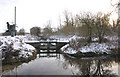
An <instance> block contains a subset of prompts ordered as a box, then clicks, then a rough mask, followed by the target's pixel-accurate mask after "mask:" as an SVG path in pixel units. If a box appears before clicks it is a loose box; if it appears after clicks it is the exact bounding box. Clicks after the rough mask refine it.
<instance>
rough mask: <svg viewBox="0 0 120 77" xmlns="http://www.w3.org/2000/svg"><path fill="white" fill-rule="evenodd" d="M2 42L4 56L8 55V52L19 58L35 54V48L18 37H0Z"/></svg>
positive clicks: (1, 50) (1, 48) (0, 48)
mask: <svg viewBox="0 0 120 77" xmlns="http://www.w3.org/2000/svg"><path fill="white" fill-rule="evenodd" d="M0 41H1V42H2V44H1V46H0V52H2V55H3V57H7V55H6V53H14V54H13V55H15V54H16V56H18V57H19V58H21V57H22V58H29V57H30V56H33V52H35V51H36V50H35V48H34V47H33V46H31V45H29V44H26V43H24V41H23V40H22V39H20V38H18V37H10V36H6V37H0Z"/></svg>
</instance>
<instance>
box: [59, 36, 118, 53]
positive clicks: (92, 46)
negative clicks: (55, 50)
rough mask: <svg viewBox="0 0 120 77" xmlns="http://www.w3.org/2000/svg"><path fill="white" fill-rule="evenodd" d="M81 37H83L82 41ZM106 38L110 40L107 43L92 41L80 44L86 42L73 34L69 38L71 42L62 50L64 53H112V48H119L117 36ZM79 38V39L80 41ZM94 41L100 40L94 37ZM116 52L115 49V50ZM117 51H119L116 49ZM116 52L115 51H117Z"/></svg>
mask: <svg viewBox="0 0 120 77" xmlns="http://www.w3.org/2000/svg"><path fill="white" fill-rule="evenodd" d="M80 39H82V41H80ZM106 39H108V40H109V42H106V43H98V42H92V43H89V44H86V43H85V44H82V45H79V44H81V43H84V40H83V38H79V37H78V36H73V37H71V38H70V40H69V44H67V45H65V46H63V47H62V48H61V50H62V51H63V52H64V53H68V54H76V53H78V52H80V53H89V52H92V53H95V54H104V53H105V54H111V53H113V51H112V50H114V49H117V48H118V45H117V40H118V39H117V38H116V37H115V38H114V37H112V38H109V37H108V38H107V37H106ZM78 40H79V41H78ZM93 40H94V41H96V40H98V39H97V38H93ZM114 52H115V51H114ZM116 52H117V51H116ZM116 52H115V53H116Z"/></svg>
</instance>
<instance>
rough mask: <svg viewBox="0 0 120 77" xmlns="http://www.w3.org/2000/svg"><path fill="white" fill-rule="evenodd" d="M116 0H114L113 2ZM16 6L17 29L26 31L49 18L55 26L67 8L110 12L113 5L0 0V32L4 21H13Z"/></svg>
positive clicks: (104, 0)
mask: <svg viewBox="0 0 120 77" xmlns="http://www.w3.org/2000/svg"><path fill="white" fill-rule="evenodd" d="M116 2H117V0H114V2H113V4H114V3H116ZM15 6H16V8H17V26H18V28H17V29H18V30H19V29H20V28H24V29H25V30H26V31H27V32H29V29H30V28H32V27H33V26H39V27H44V25H45V24H46V23H47V21H49V20H51V22H52V27H57V25H58V23H59V16H61V18H63V15H64V14H63V12H64V11H65V10H68V11H69V12H72V13H73V14H76V13H80V12H81V11H82V12H83V11H91V12H94V13H95V12H100V11H101V12H104V13H107V12H110V11H112V10H113V7H112V6H111V4H110V0H0V32H5V30H6V29H7V27H6V22H10V24H11V23H12V22H14V7H15Z"/></svg>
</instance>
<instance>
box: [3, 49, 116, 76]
mask: <svg viewBox="0 0 120 77" xmlns="http://www.w3.org/2000/svg"><path fill="white" fill-rule="evenodd" d="M6 67H7V68H9V67H11V66H6ZM12 67H13V68H12V69H9V71H7V70H4V72H3V74H5V75H6V74H7V75H87V76H90V75H98V76H100V75H118V62H117V61H116V60H115V58H110V57H109V58H108V57H107V58H105V57H100V58H82V59H76V58H70V57H68V56H66V55H63V54H60V53H58V51H56V50H51V51H50V50H49V53H48V50H39V49H38V55H37V58H36V59H35V60H32V61H30V62H29V63H23V64H20V65H18V66H17V65H16V66H14V65H12ZM3 68H4V67H3Z"/></svg>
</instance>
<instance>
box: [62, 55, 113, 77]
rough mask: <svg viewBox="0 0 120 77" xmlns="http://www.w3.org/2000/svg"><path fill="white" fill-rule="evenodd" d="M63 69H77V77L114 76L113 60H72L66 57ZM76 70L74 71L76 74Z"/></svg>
mask: <svg viewBox="0 0 120 77" xmlns="http://www.w3.org/2000/svg"><path fill="white" fill-rule="evenodd" d="M64 59H65V61H64V63H63V68H65V69H67V68H68V67H69V66H71V67H73V66H74V67H75V68H76V70H77V69H78V70H79V72H78V73H76V75H87V76H90V75H97V76H101V75H113V73H112V70H110V68H111V67H112V65H111V64H112V63H113V60H111V59H110V60H107V59H97V60H82V59H71V58H68V57H66V56H64ZM74 71H75V70H73V72H74Z"/></svg>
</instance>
